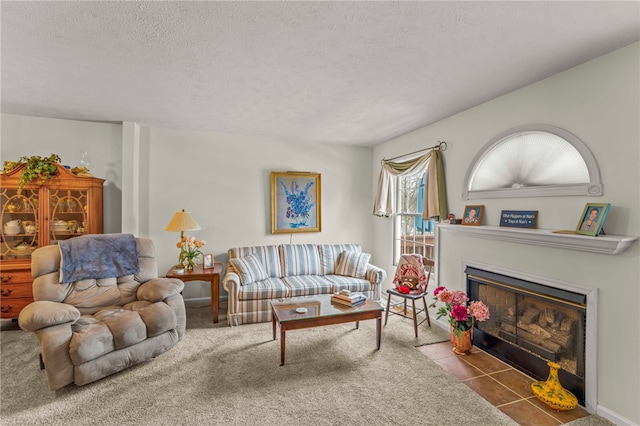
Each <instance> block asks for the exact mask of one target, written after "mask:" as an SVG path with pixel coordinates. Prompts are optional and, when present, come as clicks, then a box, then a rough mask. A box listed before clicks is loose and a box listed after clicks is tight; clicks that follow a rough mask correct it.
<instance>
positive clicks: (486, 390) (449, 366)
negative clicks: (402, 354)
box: [417, 342, 589, 426]
mask: <svg viewBox="0 0 640 426" xmlns="http://www.w3.org/2000/svg"><path fill="white" fill-rule="evenodd" d="M417 349H418V350H419V351H420V352H421V353H423V354H424V355H426V356H427V357H429V358H430V359H431V360H433V361H434V362H435V363H436V364H438V365H440V366H441V367H442V368H444V369H445V370H446V371H447V372H449V373H450V374H452V375H453V376H455V377H456V378H457V379H458V380H460V381H461V382H462V383H464V384H465V385H467V386H469V387H470V388H471V389H473V390H474V391H475V392H476V393H477V394H479V395H480V396H482V397H483V398H484V399H486V400H487V401H489V403H491V404H492V405H494V406H495V407H497V408H498V409H499V410H500V411H502V412H503V413H505V414H506V415H508V416H509V417H511V418H512V419H513V420H514V421H516V422H518V424H521V425H536V426H545V425H562V424H565V423H568V422H570V421H572V420H576V419H579V418H581V417H586V416H588V415H589V413H588V412H587V411H586V410H585V409H584V408H583V407H581V406H578V407H577V408H575V409H574V410H571V411H556V410H553V409H551V408H549V407H547V406H546V405H545V404H544V403H542V402H541V401H539V400H538V399H537V398H536V397H535V396H534V395H533V394H532V392H531V388H530V385H531V383H532V382H533V381H535V380H536V379H533V378H531V377H529V376H527V375H525V374H523V373H521V372H520V371H518V370H516V369H515V368H513V367H511V366H510V365H508V364H506V363H504V362H502V361H500V360H499V359H497V358H495V357H493V356H492V355H490V354H488V353H486V352H483V351H482V350H480V349H478V348H476V347H474V348H473V350H472V351H471V354H470V355H466V356H459V355H456V354H454V353H453V352H452V351H451V343H449V342H443V343H436V344H432V345H425V346H419V347H418V348H417Z"/></svg>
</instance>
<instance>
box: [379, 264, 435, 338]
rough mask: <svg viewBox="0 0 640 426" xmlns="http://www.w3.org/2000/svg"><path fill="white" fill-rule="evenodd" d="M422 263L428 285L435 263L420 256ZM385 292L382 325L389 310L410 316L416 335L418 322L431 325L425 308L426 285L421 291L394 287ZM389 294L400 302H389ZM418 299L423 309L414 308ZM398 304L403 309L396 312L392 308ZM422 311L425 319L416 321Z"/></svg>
mask: <svg viewBox="0 0 640 426" xmlns="http://www.w3.org/2000/svg"><path fill="white" fill-rule="evenodd" d="M422 264H423V265H424V268H425V272H426V274H427V285H428V283H429V279H430V278H431V272H432V271H433V266H434V265H435V263H434V261H433V260H432V259H428V258H426V257H422ZM387 293H388V294H389V297H388V298H387V312H386V314H385V317H384V325H387V320H388V319H389V312H391V314H392V315H399V316H401V317H404V318H412V319H413V330H414V332H415V334H416V337H418V326H419V325H420V324H422V323H423V322H425V321H427V324H429V327H431V319H430V318H429V311H428V310H427V299H426V296H427V287H425V288H424V291H423V292H420V293H414V294H411V293H410V294H406V293H401V292H399V291H398V290H397V289H395V288H391V289H388V290H387ZM391 296H396V297H399V298H401V299H402V300H401V301H400V302H396V303H391ZM419 299H422V303H423V304H424V309H423V308H420V309H416V300H419ZM407 300H411V314H412V315H411V316H410V315H409V313H408V312H407ZM399 305H403V309H402V311H400V312H396V310H395V309H393V308H394V307H395V306H399ZM423 312H424V314H425V319H423V320H422V321H420V322H418V315H419V314H421V313H423Z"/></svg>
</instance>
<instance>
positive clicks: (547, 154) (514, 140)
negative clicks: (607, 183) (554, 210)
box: [463, 124, 602, 200]
mask: <svg viewBox="0 0 640 426" xmlns="http://www.w3.org/2000/svg"><path fill="white" fill-rule="evenodd" d="M555 195H590V196H598V195H602V183H601V181H600V171H599V169H598V163H597V162H596V159H595V157H594V156H593V154H592V153H591V151H590V150H589V148H588V147H587V146H586V145H585V144H584V143H583V142H582V141H581V140H580V139H578V137H577V136H575V135H574V134H572V133H570V132H568V131H566V130H564V129H561V128H559V127H555V126H550V125H545V124H531V125H525V126H519V127H516V128H513V129H510V130H507V131H506V132H503V133H501V134H499V135H497V136H496V137H494V138H493V139H491V141H489V143H487V144H486V145H485V146H484V147H483V148H482V149H481V150H480V152H478V154H477V155H476V156H475V157H474V159H473V161H472V162H471V166H470V167H469V169H468V171H467V174H466V176H465V180H464V188H463V199H465V200H469V199H475V198H506V197H542V196H555Z"/></svg>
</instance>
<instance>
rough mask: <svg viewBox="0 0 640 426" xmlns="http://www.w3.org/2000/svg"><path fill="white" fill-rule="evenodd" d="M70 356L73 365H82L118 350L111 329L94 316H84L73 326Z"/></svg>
mask: <svg viewBox="0 0 640 426" xmlns="http://www.w3.org/2000/svg"><path fill="white" fill-rule="evenodd" d="M71 329H72V331H73V333H72V336H71V341H70V342H69V356H70V357H71V361H72V362H73V365H80V364H82V363H84V362H87V361H91V360H92V359H96V358H98V357H100V356H102V355H105V354H108V353H109V352H113V351H115V350H116V346H115V342H114V341H113V334H112V333H111V330H109V327H107V325H106V324H105V323H103V322H102V321H99V320H98V319H97V318H94V317H93V316H92V315H82V316H81V317H80V319H79V320H78V321H77V322H76V323H75V324H74V325H72V326H71Z"/></svg>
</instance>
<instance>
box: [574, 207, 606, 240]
mask: <svg viewBox="0 0 640 426" xmlns="http://www.w3.org/2000/svg"><path fill="white" fill-rule="evenodd" d="M610 207H611V204H610V203H587V204H586V205H585V206H584V210H583V211H582V216H580V220H579V221H578V226H577V227H576V234H582V235H591V236H592V237H595V236H597V235H599V234H600V233H603V234H604V231H603V230H602V225H604V220H605V219H606V217H607V214H608V213H609V208H610Z"/></svg>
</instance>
